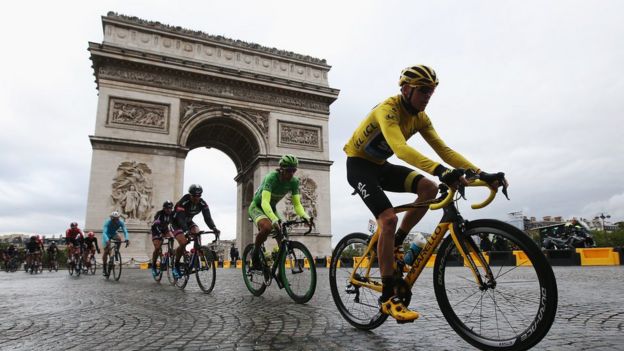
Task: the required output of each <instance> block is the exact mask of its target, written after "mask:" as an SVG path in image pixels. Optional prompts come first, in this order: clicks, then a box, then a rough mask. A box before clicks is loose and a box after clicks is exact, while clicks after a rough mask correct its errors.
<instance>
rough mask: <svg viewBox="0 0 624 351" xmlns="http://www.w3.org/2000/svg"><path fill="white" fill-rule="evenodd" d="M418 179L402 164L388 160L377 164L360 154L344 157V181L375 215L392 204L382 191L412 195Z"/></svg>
mask: <svg viewBox="0 0 624 351" xmlns="http://www.w3.org/2000/svg"><path fill="white" fill-rule="evenodd" d="M422 178H423V176H422V175H421V174H418V172H416V171H415V170H413V169H410V168H408V167H405V166H397V165H393V164H392V163H390V162H385V163H384V164H381V165H379V164H376V163H374V162H371V161H368V160H366V159H363V158H360V157H347V181H348V182H349V184H350V185H351V186H352V187H353V189H355V191H356V192H357V193H358V194H359V195H360V198H362V200H363V201H364V203H365V204H366V206H367V207H368V209H369V210H370V211H371V212H372V213H373V215H374V216H375V218H378V217H379V214H380V213H382V212H383V211H385V210H387V209H389V208H392V207H393V206H392V203H390V200H389V199H388V197H387V196H386V194H385V193H384V190H385V191H391V192H395V193H414V194H416V193H418V191H417V189H418V182H419V181H420V180H421V179H422Z"/></svg>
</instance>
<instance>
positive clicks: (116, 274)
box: [112, 250, 121, 281]
mask: <svg viewBox="0 0 624 351" xmlns="http://www.w3.org/2000/svg"><path fill="white" fill-rule="evenodd" d="M112 258H113V259H114V260H113V278H115V280H116V281H119V278H121V252H119V251H118V250H115V253H114V255H113V257H112Z"/></svg>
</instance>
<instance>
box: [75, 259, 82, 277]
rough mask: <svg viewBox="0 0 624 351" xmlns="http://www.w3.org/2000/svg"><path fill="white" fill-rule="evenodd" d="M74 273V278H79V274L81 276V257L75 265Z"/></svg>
mask: <svg viewBox="0 0 624 351" xmlns="http://www.w3.org/2000/svg"><path fill="white" fill-rule="evenodd" d="M74 272H75V273H76V277H80V274H82V256H80V259H79V260H78V263H76V268H75V269H74Z"/></svg>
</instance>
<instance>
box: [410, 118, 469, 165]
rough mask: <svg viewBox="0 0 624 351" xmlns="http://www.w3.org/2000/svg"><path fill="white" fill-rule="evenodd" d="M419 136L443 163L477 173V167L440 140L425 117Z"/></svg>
mask: <svg viewBox="0 0 624 351" xmlns="http://www.w3.org/2000/svg"><path fill="white" fill-rule="evenodd" d="M420 134H421V135H422V136H423V138H424V139H425V141H426V142H427V143H428V144H429V146H431V148H432V149H433V150H434V151H435V152H436V153H437V154H438V155H439V156H440V158H442V160H443V161H444V162H446V163H448V164H449V165H451V166H453V167H454V168H464V169H472V170H473V171H475V172H477V173H478V172H479V168H478V167H477V166H475V165H473V164H472V163H471V162H470V161H468V160H467V159H466V158H465V157H464V156H462V155H460V154H459V153H457V152H455V150H453V149H451V148H450V147H448V146H447V145H446V144H445V143H444V141H442V138H440V136H439V135H438V133H437V132H436V130H435V129H434V128H433V124H432V123H431V121H430V120H429V117H427V121H426V126H425V128H423V129H421V131H420ZM434 168H435V167H434ZM429 173H432V172H429ZM432 174H433V173H432Z"/></svg>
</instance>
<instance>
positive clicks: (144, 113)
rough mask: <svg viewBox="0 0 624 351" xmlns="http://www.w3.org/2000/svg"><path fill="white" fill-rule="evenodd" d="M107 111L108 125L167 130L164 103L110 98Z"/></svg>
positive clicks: (167, 109)
mask: <svg viewBox="0 0 624 351" xmlns="http://www.w3.org/2000/svg"><path fill="white" fill-rule="evenodd" d="M108 113H109V118H108V124H109V125H120V126H124V127H134V128H137V127H138V128H149V129H160V130H164V131H166V130H167V120H168V115H169V108H168V106H166V105H158V104H150V103H146V102H141V101H133V100H125V99H117V98H111V99H110V106H109V111H108Z"/></svg>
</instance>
